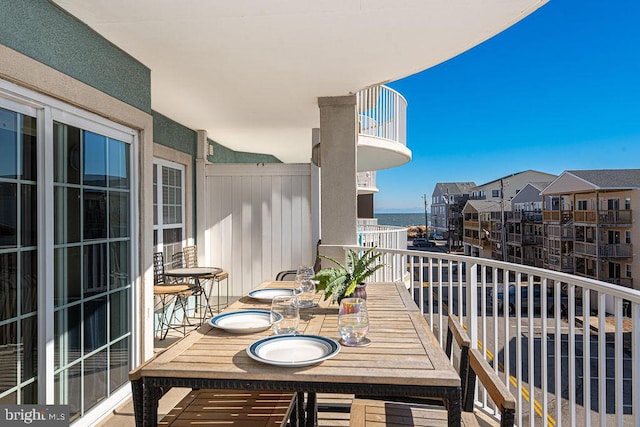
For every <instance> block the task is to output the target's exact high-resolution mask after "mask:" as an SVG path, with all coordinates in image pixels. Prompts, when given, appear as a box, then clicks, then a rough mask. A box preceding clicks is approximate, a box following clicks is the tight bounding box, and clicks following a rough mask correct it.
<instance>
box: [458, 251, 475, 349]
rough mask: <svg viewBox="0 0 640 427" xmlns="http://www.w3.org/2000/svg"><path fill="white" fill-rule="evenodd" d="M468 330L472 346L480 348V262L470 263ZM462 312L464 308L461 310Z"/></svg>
mask: <svg viewBox="0 0 640 427" xmlns="http://www.w3.org/2000/svg"><path fill="white" fill-rule="evenodd" d="M467 277H468V280H467V331H468V333H469V339H470V340H471V348H478V321H477V320H478V264H477V263H473V264H469V271H467ZM460 311H461V312H462V310H460Z"/></svg>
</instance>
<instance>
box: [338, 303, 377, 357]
mask: <svg viewBox="0 0 640 427" xmlns="http://www.w3.org/2000/svg"><path fill="white" fill-rule="evenodd" d="M338 333H339V334H340V338H342V343H343V344H344V345H346V346H361V345H366V344H369V343H370V341H369V339H368V338H367V334H368V333H369V315H368V313H367V302H366V301H365V300H364V299H362V298H345V299H343V300H342V301H341V302H340V312H339V317H338Z"/></svg>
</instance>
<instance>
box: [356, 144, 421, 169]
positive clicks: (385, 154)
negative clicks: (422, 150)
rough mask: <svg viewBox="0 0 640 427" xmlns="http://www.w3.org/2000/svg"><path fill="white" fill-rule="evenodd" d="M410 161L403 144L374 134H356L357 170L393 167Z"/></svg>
mask: <svg viewBox="0 0 640 427" xmlns="http://www.w3.org/2000/svg"><path fill="white" fill-rule="evenodd" d="M410 161H411V150H409V149H408V148H407V147H406V146H405V145H403V144H401V143H399V142H396V141H391V140H388V139H384V138H377V137H375V136H367V135H358V172H363V171H373V170H380V169H389V168H395V167H396V166H401V165H404V164H405V163H408V162H410Z"/></svg>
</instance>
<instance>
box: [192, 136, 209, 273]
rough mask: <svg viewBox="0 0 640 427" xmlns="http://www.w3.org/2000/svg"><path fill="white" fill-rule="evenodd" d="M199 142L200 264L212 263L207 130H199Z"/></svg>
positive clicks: (198, 225) (197, 191)
mask: <svg viewBox="0 0 640 427" xmlns="http://www.w3.org/2000/svg"><path fill="white" fill-rule="evenodd" d="M197 135H198V142H197V144H198V145H197V151H196V167H195V179H196V185H195V187H196V194H195V203H196V209H195V212H196V219H195V221H196V242H197V248H198V265H211V262H210V260H211V256H212V254H211V253H210V252H211V250H210V246H211V245H210V239H209V232H208V230H207V176H206V173H205V172H206V167H207V163H208V162H207V154H208V153H209V142H208V141H207V131H206V130H199V131H197Z"/></svg>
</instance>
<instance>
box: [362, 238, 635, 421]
mask: <svg viewBox="0 0 640 427" xmlns="http://www.w3.org/2000/svg"><path fill="white" fill-rule="evenodd" d="M380 252H381V253H382V254H383V261H384V263H385V264H387V265H394V266H397V265H400V266H404V267H403V269H404V271H403V272H398V271H394V270H393V269H381V270H379V271H378V272H377V273H376V275H377V277H376V278H375V280H376V281H380V282H384V281H389V280H391V279H392V278H393V277H400V276H403V273H404V276H407V275H408V276H409V277H408V279H407V280H406V281H405V283H406V284H407V288H408V289H409V291H410V292H411V294H412V296H413V299H414V301H416V303H417V304H418V305H419V307H420V309H421V311H422V313H423V314H424V316H425V318H426V320H427V322H428V323H429V325H430V326H431V328H432V329H433V331H434V333H435V335H436V337H437V338H438V339H439V341H440V343H441V344H443V345H444V341H445V338H446V334H445V332H446V315H447V314H449V313H454V314H456V315H458V316H459V317H460V319H461V323H462V324H463V325H464V326H465V328H466V331H467V333H468V335H469V337H470V338H471V343H472V347H474V348H478V349H481V351H482V353H483V354H484V355H485V357H486V359H487V360H488V361H489V362H492V363H493V366H494V367H495V369H496V371H497V373H498V375H499V376H500V378H501V379H502V381H503V382H504V383H505V384H507V385H509V388H510V390H511V392H512V393H514V396H516V400H517V408H516V420H515V421H516V425H519V426H522V425H531V426H533V425H536V426H555V425H558V426H559V425H601V426H604V425H619V426H622V425H640V394H639V393H637V391H638V390H640V375H638V372H640V291H638V290H634V289H629V288H626V287H621V286H617V285H614V284H611V283H605V282H601V281H597V280H593V279H589V278H584V277H579V276H576V275H571V274H565V273H561V272H554V271H549V270H544V269H540V268H536V267H530V266H523V265H515V264H511V263H505V262H501V261H494V260H489V259H482V258H473V257H466V256H460V255H453V254H444V253H436V252H418V251H390V250H380ZM563 258H564V257H563ZM398 260H401V261H400V262H398ZM558 262H559V263H560V261H559V260H558ZM394 268H395V267H394ZM612 280H615V279H612ZM618 280H620V283H621V284H625V285H626V284H629V283H627V282H625V283H623V281H622V279H618ZM506 281H509V282H510V285H509V288H510V289H509V292H508V293H506V292H505V291H504V289H505V287H504V283H505V282H506ZM505 294H508V295H509V297H508V298H509V303H508V304H506V303H505V302H506V301H505V300H504V297H505ZM507 308H508V311H507ZM556 355H559V357H555V356H556ZM398 363H401V362H400V361H399V362H398ZM583 396H589V398H588V399H587V401H586V404H585V401H584V399H583ZM474 401H475V406H476V408H480V409H481V410H485V411H486V413H487V414H489V416H491V417H493V418H494V419H495V421H496V422H497V421H498V420H499V418H498V415H496V413H495V411H494V409H493V406H492V404H491V403H488V400H487V399H486V396H485V393H484V392H483V391H482V390H478V391H477V392H476V396H475V399H474Z"/></svg>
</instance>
